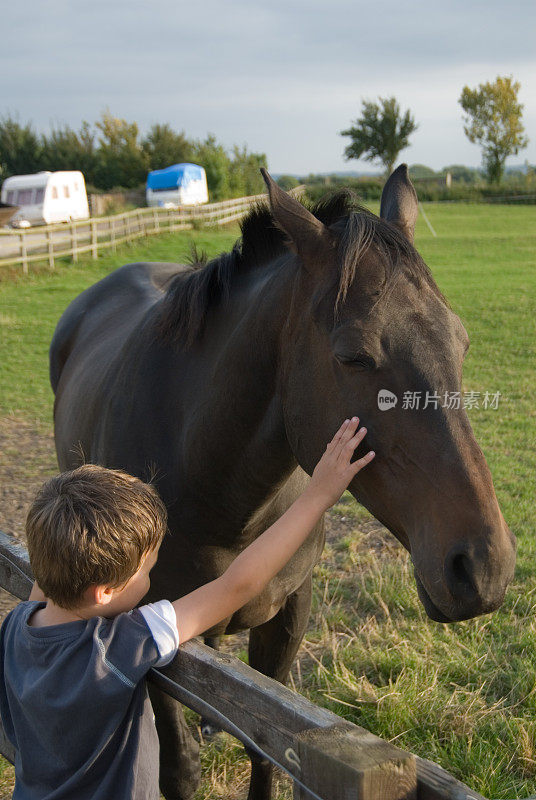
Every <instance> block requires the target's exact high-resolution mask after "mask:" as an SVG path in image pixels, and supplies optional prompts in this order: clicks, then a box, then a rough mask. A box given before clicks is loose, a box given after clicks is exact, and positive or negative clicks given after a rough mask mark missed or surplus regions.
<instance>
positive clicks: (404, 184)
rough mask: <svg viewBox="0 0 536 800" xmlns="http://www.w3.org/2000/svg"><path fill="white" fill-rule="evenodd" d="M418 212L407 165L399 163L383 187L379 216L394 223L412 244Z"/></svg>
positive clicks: (415, 194) (417, 202) (417, 204)
mask: <svg viewBox="0 0 536 800" xmlns="http://www.w3.org/2000/svg"><path fill="white" fill-rule="evenodd" d="M418 214H419V201H418V200H417V193H416V191H415V189H414V188H413V184H412V182H411V181H410V179H409V175H408V165H407V164H401V165H400V166H399V167H398V168H397V169H395V171H394V172H393V174H392V175H391V176H390V177H389V179H388V181H387V183H386V184H385V186H384V187H383V192H382V201H381V205H380V217H381V218H382V219H385V220H387V222H391V223H392V224H393V225H396V227H397V228H398V229H399V230H400V231H402V233H403V234H404V236H405V237H406V239H409V241H410V242H411V244H413V238H414V234H415V223H416V222H417V216H418Z"/></svg>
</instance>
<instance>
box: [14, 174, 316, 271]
mask: <svg viewBox="0 0 536 800" xmlns="http://www.w3.org/2000/svg"><path fill="white" fill-rule="evenodd" d="M303 192H304V187H303V186H298V187H297V188H296V189H292V190H291V192H290V194H293V195H294V196H295V197H300V196H301V195H302V194H303ZM265 200H266V195H265V194H259V195H251V196H250V197H240V198H238V199H235V200H223V201H222V202H220V203H209V204H208V205H203V206H179V207H178V208H137V209H134V211H126V212H124V213H123V214H114V215H113V216H109V217H93V218H91V219H89V220H80V221H78V222H68V223H61V224H58V225H45V226H40V227H36V228H25V229H21V230H2V231H0V267H2V266H16V265H18V264H21V265H22V271H23V272H24V273H27V272H28V264H30V263H32V262H34V261H45V262H48V265H49V267H50V268H51V269H54V267H55V260H56V259H57V258H65V257H70V258H72V260H73V261H75V262H76V261H78V257H79V256H80V255H82V254H84V253H91V256H92V258H97V257H98V255H99V251H101V250H103V249H106V248H110V247H111V248H112V250H115V249H116V248H117V246H118V245H120V244H123V243H125V242H132V241H133V240H134V239H140V238H141V237H143V236H154V235H155V234H159V233H169V232H172V231H180V230H185V229H188V228H193V227H195V226H196V225H201V224H203V225H225V224H227V223H228V222H235V221H237V220H239V219H241V218H242V217H243V216H244V215H245V214H246V213H247V212H248V211H249V209H250V208H251V206H252V205H254V204H255V203H258V202H261V201H265Z"/></svg>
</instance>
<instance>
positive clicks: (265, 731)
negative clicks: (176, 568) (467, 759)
mask: <svg viewBox="0 0 536 800" xmlns="http://www.w3.org/2000/svg"><path fill="white" fill-rule="evenodd" d="M31 585H32V579H31V570H30V564H29V560H28V554H27V552H26V550H25V549H24V548H23V547H22V546H21V545H20V543H19V542H18V541H17V540H16V539H14V538H12V537H10V536H7V535H6V534H4V533H1V532H0V586H1V587H2V588H4V589H5V590H7V591H8V592H10V593H11V594H13V595H14V596H15V597H18V598H19V599H20V600H24V599H26V598H27V597H28V595H29V593H30V589H31ZM148 677H149V680H151V681H153V682H154V683H155V684H156V685H157V686H159V687H160V688H161V689H162V690H163V691H164V692H166V693H167V694H169V695H170V696H171V697H174V698H175V699H176V700H178V701H179V702H181V703H183V704H184V705H186V706H188V707H189V708H191V709H193V710H194V711H196V712H198V713H200V714H204V715H206V716H212V717H213V718H214V716H215V715H216V719H217V721H218V723H219V725H220V726H221V727H222V728H223V729H224V730H227V731H228V732H229V733H231V734H232V735H233V736H236V737H237V738H238V739H240V740H241V741H243V742H244V743H245V744H247V745H248V746H252V744H253V743H254V746H255V747H256V748H258V749H259V750H260V751H262V753H263V755H265V756H267V757H268V758H269V759H270V760H272V761H274V762H277V763H278V764H279V765H280V766H282V767H283V768H284V769H285V770H286V771H287V772H288V773H289V775H290V776H291V777H292V779H293V780H294V798H295V800H310V798H311V797H316V798H321V800H350V798H351V799H352V800H354V799H355V800H402V798H404V800H485V798H483V797H482V795H479V794H477V793H476V792H473V791H472V790H471V789H469V788H468V787H467V786H465V785H464V784H463V783H460V782H459V781H457V780H456V779H455V778H453V777H452V776H451V775H449V773H448V772H446V771H445V770H444V769H442V768H441V767H439V766H438V765H437V764H434V763H433V762H431V761H427V760H425V759H422V758H419V757H417V756H414V755H412V754H411V753H407V752H405V751H403V750H400V749H399V748H397V747H395V746H394V745H392V744H390V743H389V742H385V741H383V740H382V739H380V738H378V737H377V736H374V735H373V734H372V733H370V732H369V731H367V730H365V729H364V728H360V727H359V726H357V725H353V724H352V723H350V722H347V721H346V720H343V719H342V718H341V717H338V716H337V715H336V714H333V713H332V712H331V711H328V710H327V709H324V708H320V707H319V706H316V705H314V704H313V703H311V702H309V701H308V700H306V699H305V698H304V697H302V696H301V695H299V694H296V693H295V692H292V691H291V690H290V689H287V688H286V687H284V686H282V685H281V684H279V683H277V682H276V681H274V680H272V679H271V678H267V677H265V676H264V675H261V674H260V673H258V672H256V671H255V670H253V669H251V668H250V667H248V666H247V665H246V664H243V663H242V662H241V661H239V660H238V659H237V658H234V657H233V656H230V655H227V654H222V653H219V652H217V651H215V650H212V649H211V648H209V647H206V646H205V645H203V644H200V643H199V642H198V641H195V640H193V641H191V642H187V643H186V644H184V645H182V646H181V647H180V649H179V652H178V654H177V656H176V657H175V659H174V660H173V662H172V663H171V664H170V665H169V666H167V667H165V668H163V669H159V670H155V669H153V670H151V672H150V674H149V676H148ZM0 753H2V755H4V756H5V757H6V758H7V759H8V760H10V761H11V762H13V760H14V756H15V753H14V750H13V747H12V745H11V743H10V742H9V741H8V740H7V738H6V736H5V734H4V731H3V729H2V728H1V726H0Z"/></svg>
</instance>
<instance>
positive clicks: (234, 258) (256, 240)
mask: <svg viewBox="0 0 536 800" xmlns="http://www.w3.org/2000/svg"><path fill="white" fill-rule="evenodd" d="M304 205H305V204H304ZM307 207H308V208H309V210H310V211H311V213H312V214H314V216H315V217H317V219H319V220H320V221H321V222H323V223H324V224H325V225H326V226H328V227H329V226H331V228H332V230H333V231H334V232H336V234H337V235H338V240H339V246H338V255H339V276H338V292H337V300H336V303H335V309H336V308H337V307H338V306H339V304H340V303H342V302H344V299H345V297H346V294H347V292H348V289H349V288H350V286H351V285H352V283H353V281H354V279H355V276H356V272H357V268H358V264H359V261H360V259H361V258H363V256H364V255H365V253H366V252H367V250H368V249H369V248H370V247H375V248H376V249H377V250H379V251H380V253H381V254H382V255H383V256H384V257H385V264H386V270H387V274H386V282H385V284H384V286H383V290H382V294H384V293H385V292H386V291H387V290H388V288H389V286H390V285H391V284H392V283H393V282H394V278H395V276H396V275H397V274H399V273H400V272H401V270H402V269H404V270H405V271H407V272H408V274H409V277H410V279H412V280H413V281H415V282H417V283H418V284H420V281H421V280H422V279H424V280H426V281H427V282H428V283H429V284H430V285H431V286H432V288H433V289H434V291H435V292H436V294H438V296H439V297H440V298H441V299H442V301H443V302H444V303H445V304H446V305H447V306H448V305H449V304H448V301H447V300H446V298H445V297H444V296H443V295H442V294H441V292H439V289H437V286H436V284H435V282H434V280H433V277H432V274H431V272H430V270H429V269H428V267H427V266H426V264H425V263H424V261H423V260H422V258H421V257H420V255H419V254H418V252H417V251H416V250H415V248H414V247H413V246H412V245H411V244H410V242H409V241H408V240H407V239H406V237H405V236H403V234H402V233H400V232H399V231H398V229H397V228H395V227H394V226H393V225H391V224H389V223H388V222H385V220H383V219H381V218H379V217H377V216H376V215H375V214H373V213H372V212H371V211H369V209H367V208H365V207H364V206H362V205H360V204H359V202H358V200H357V197H356V196H355V195H354V193H353V192H351V191H349V190H347V189H343V190H341V191H338V192H335V193H333V194H331V195H328V196H327V197H324V198H322V200H320V201H319V202H317V203H315V204H314V205H311V204H309V205H308V206H307ZM240 228H241V232H242V236H241V238H240V239H239V240H238V241H237V242H236V243H235V245H234V247H233V249H232V250H231V251H230V252H228V253H222V254H221V255H219V256H217V257H216V258H213V259H212V260H211V261H208V260H207V258H206V256H205V255H204V254H201V255H200V254H199V253H198V252H197V250H196V249H195V247H194V249H193V251H192V256H191V259H190V263H189V266H188V269H186V270H185V271H183V272H181V273H179V274H178V275H177V276H176V277H174V278H173V279H172V281H170V283H169V286H168V288H167V291H166V295H165V298H164V301H163V306H162V313H161V316H160V319H159V322H158V333H159V335H160V336H161V337H162V338H165V339H169V340H173V341H182V342H187V343H192V342H193V341H195V340H196V338H197V337H198V336H199V335H200V334H201V332H202V330H203V327H204V323H205V319H206V315H207V312H208V311H209V309H210V308H212V307H213V306H215V305H216V304H217V303H218V302H220V301H221V300H222V299H225V298H226V297H227V296H228V295H229V292H230V289H231V285H232V283H233V279H234V278H235V276H237V275H238V274H240V273H244V272H248V271H251V270H253V269H256V268H258V267H262V266H264V265H265V264H268V263H269V262H271V261H274V260H275V259H277V258H280V257H281V256H283V255H285V254H288V253H289V248H288V244H287V239H286V236H285V234H284V233H283V232H282V231H281V230H280V229H279V228H278V227H277V226H276V225H275V223H274V220H273V218H272V214H271V212H270V209H269V207H268V206H267V205H265V204H263V203H259V204H257V205H255V206H254V207H253V208H252V210H251V211H250V212H249V213H248V214H247V216H246V217H245V218H244V219H243V220H242V222H241V225H240Z"/></svg>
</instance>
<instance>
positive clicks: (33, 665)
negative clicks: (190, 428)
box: [0, 417, 374, 800]
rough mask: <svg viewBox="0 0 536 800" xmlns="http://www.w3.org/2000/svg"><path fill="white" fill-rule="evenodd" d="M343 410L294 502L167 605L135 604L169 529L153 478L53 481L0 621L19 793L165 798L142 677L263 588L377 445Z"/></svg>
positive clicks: (87, 472) (99, 475) (33, 515)
mask: <svg viewBox="0 0 536 800" xmlns="http://www.w3.org/2000/svg"><path fill="white" fill-rule="evenodd" d="M358 426H359V420H358V418H357V417H354V418H353V419H352V420H346V421H345V422H344V423H343V425H342V426H341V428H340V429H339V430H338V431H337V433H336V434H335V436H334V438H333V439H332V441H331V442H330V443H329V444H328V445H327V448H326V451H325V453H324V455H323V456H322V458H321V459H320V461H319V462H318V464H317V466H316V468H315V470H314V472H313V475H312V477H311V479H310V482H309V484H308V486H307V488H306V489H305V490H304V492H303V493H302V494H301V495H300V496H299V497H298V498H297V500H296V501H295V502H294V503H293V504H292V506H291V507H290V508H289V509H288V510H287V511H286V512H285V513H284V514H283V516H282V517H281V518H280V519H279V520H278V521H277V522H275V523H274V524H273V525H272V526H271V527H270V528H268V530H267V531H265V533H263V534H262V535H261V536H259V537H258V539H256V540H255V541H254V542H253V543H252V544H251V545H250V546H249V547H247V548H246V549H245V550H244V551H243V552H242V553H240V555H239V556H238V557H237V558H236V559H235V560H234V562H233V563H232V564H231V566H230V567H229V568H228V569H227V570H226V572H225V573H224V574H223V575H221V577H219V578H217V579H216V580H214V581H211V582H210V583H208V584H205V585H204V586H201V587H199V588H198V589H196V590H195V591H193V592H191V593H190V594H188V595H186V596H184V597H181V598H180V599H179V600H176V601H175V602H173V603H170V602H169V601H168V600H161V601H160V602H158V603H152V604H149V605H145V606H141V607H140V608H136V606H137V604H138V603H139V602H140V600H141V599H142V598H143V597H144V595H145V594H146V593H147V590H148V589H149V573H150V571H151V568H152V567H153V566H154V564H155V563H156V560H157V557H158V549H159V546H160V543H161V541H162V537H163V535H164V533H165V530H166V511H165V508H164V506H163V504H162V502H161V500H160V498H159V497H158V495H157V493H156V491H155V490H154V488H153V487H152V486H149V485H147V484H144V483H143V482H142V481H140V480H138V479H137V478H133V477H132V476H130V475H127V474H126V473H123V472H119V471H115V470H108V469H104V468H103V467H97V466H94V465H85V466H82V467H79V468H78V469H75V470H73V471H72V472H66V473H62V474H61V475H58V476H57V477H55V478H52V479H51V480H49V481H47V482H46V483H45V484H44V486H43V487H42V489H41V490H40V492H39V493H38V495H37V497H36V499H35V501H34V503H33V505H32V507H31V509H30V511H29V514H28V519H27V523H26V529H27V538H28V549H29V553H30V561H31V564H32V569H33V572H34V577H35V580H36V583H35V584H34V587H33V589H32V592H31V594H30V599H29V600H28V601H27V602H25V603H21V604H20V605H18V606H17V608H16V609H14V610H13V611H12V612H11V613H10V614H9V616H8V617H7V618H6V620H5V622H4V624H3V626H2V631H1V633H0V652H1V656H2V658H1V664H0V713H1V716H2V720H3V723H4V728H5V731H6V734H7V736H8V738H9V740H10V741H11V742H12V743H13V745H14V747H15V749H16V751H17V757H16V763H15V775H16V782H15V791H14V794H13V798H14V800H45V799H46V800H62V799H65V800H67V798H70V799H71V800H74V799H75V798H76V800H90V798H91V800H101V799H102V800H121V798H125V799H126V798H129V800H133V799H135V800H153V799H154V800H157V798H158V797H159V792H158V774H157V773H158V740H157V737H156V730H155V726H154V719H153V714H152V709H151V706H150V702H149V699H148V696H147V690H146V686H145V680H144V679H145V676H146V674H147V672H148V671H149V670H150V669H151V667H154V666H162V665H164V664H167V663H169V661H171V659H172V658H173V657H174V655H175V653H176V652H177V648H178V645H179V642H181V643H182V642H186V641H188V639H191V638H192V637H193V636H198V635H199V634H201V633H203V632H204V631H206V630H208V629H210V628H211V627H212V626H214V625H215V624H216V623H217V622H219V621H220V620H221V619H224V618H226V617H228V616H230V615H231V614H232V613H234V612H235V611H237V610H238V609H239V608H241V607H242V606H243V605H245V604H246V603H247V602H248V601H249V600H251V599H252V598H253V597H255V596H256V595H257V594H259V593H260V592H261V591H262V589H263V588H264V587H265V586H266V584H267V583H268V582H269V581H270V580H271V579H272V578H273V577H274V576H275V575H276V574H277V573H278V572H279V571H280V570H281V569H282V567H283V566H284V565H285V563H286V562H287V561H288V560H289V559H290V557H291V556H292V555H293V554H294V552H295V551H296V550H297V549H298V547H299V546H300V545H301V544H302V543H303V542H304V540H305V539H306V538H307V536H308V534H309V532H310V531H311V529H312V528H313V526H314V525H315V524H316V522H317V521H318V520H319V518H320V517H321V516H322V514H323V513H324V512H325V511H326V510H327V509H328V508H329V507H330V506H331V505H333V503H335V502H336V501H337V500H338V499H339V497H340V496H341V494H342V492H343V491H344V489H345V488H346V487H347V485H348V484H349V483H350V481H351V480H352V478H353V477H354V476H355V475H356V474H357V473H358V472H359V470H360V469H362V468H363V467H364V466H365V465H366V464H368V463H369V462H370V461H371V460H372V459H373V458H374V453H373V451H370V452H369V453H367V454H366V455H365V456H364V457H363V458H361V459H359V460H357V461H355V462H354V463H351V458H352V456H353V453H354V450H355V448H356V447H357V446H358V444H359V443H360V442H361V441H362V439H363V438H364V436H365V433H366V428H361V429H360V430H358Z"/></svg>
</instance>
